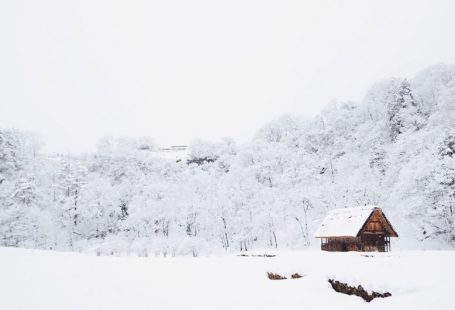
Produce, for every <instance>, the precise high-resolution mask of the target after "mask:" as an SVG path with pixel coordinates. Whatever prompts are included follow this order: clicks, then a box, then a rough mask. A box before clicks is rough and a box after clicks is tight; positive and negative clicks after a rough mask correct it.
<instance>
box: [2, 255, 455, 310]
mask: <svg viewBox="0 0 455 310" xmlns="http://www.w3.org/2000/svg"><path fill="white" fill-rule="evenodd" d="M454 262H455V251H454V252H449V251H439V252H435V251H420V252H417V251H416V252H391V253H377V254H369V253H367V254H365V253H326V252H320V251H302V252H279V253H277V256H276V257H273V258H263V257H239V256H235V255H226V256H219V257H200V258H190V257H177V258H137V257H96V256H91V255H86V254H75V253H58V252H48V251H38V250H24V249H15V248H0V309H2V310H13V309H37V310H39V309H43V310H44V309H45V310H51V309H58V310H62V309H65V310H70V309H75V310H88V309H97V310H98V309H109V310H115V309H160V310H165V309H230V310H232V309H329V307H331V306H334V307H335V306H336V307H337V308H338V309H348V308H349V309H426V310H428V309H450V308H451V303H450V299H451V296H452V295H451V294H453V291H454V289H455V284H454V282H453V281H454V279H455V264H454ZM267 271H271V272H277V273H280V274H281V275H284V276H287V277H289V276H290V275H291V274H292V273H295V272H298V273H300V274H301V275H304V277H303V278H301V279H289V280H281V281H271V280H269V279H268V278H267V276H266V272H267ZM329 278H335V279H337V280H340V281H344V282H348V283H349V284H351V285H358V284H362V285H363V286H364V287H365V288H367V289H369V290H375V291H380V292H381V291H389V292H391V293H392V297H389V298H385V299H375V300H373V301H372V302H371V303H366V302H365V301H363V300H362V299H360V298H359V297H356V296H347V295H344V294H340V293H336V292H335V291H333V290H332V288H331V286H330V284H329V283H328V282H327V280H328V279H329Z"/></svg>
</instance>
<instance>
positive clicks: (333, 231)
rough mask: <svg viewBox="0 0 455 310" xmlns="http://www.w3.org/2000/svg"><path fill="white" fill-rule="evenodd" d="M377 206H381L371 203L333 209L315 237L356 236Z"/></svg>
mask: <svg viewBox="0 0 455 310" xmlns="http://www.w3.org/2000/svg"><path fill="white" fill-rule="evenodd" d="M376 208H379V207H378V206H374V205H371V206H361V207H352V208H342V209H334V210H331V211H329V213H328V214H327V216H326V217H325V219H324V221H322V223H321V225H320V226H319V228H318V230H317V231H316V233H315V235H314V237H315V238H328V237H356V236H357V235H358V233H359V231H360V230H361V229H362V227H363V225H364V224H365V222H366V221H367V220H368V218H369V217H370V215H371V213H372V212H373V211H374V210H375V209H376Z"/></svg>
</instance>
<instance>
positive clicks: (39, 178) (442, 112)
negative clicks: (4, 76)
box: [0, 64, 455, 256]
mask: <svg viewBox="0 0 455 310" xmlns="http://www.w3.org/2000/svg"><path fill="white" fill-rule="evenodd" d="M40 146H41V141H40V140H39V139H38V138H37V136H36V135H34V134H33V133H28V132H23V131H20V130H15V129H0V246H12V247H26V248H38V249H56V250H66V251H90V252H96V253H99V254H102V255H119V254H127V253H129V254H135V255H144V256H147V255H181V254H189V255H195V256H197V255H200V254H205V253H211V252H218V251H240V250H243V251H246V250H255V249H262V248H273V249H275V248H278V249H293V248H304V247H307V246H310V245H311V244H313V243H315V242H317V240H314V239H313V236H312V235H313V233H314V231H315V229H316V227H317V225H318V224H319V223H320V221H321V219H322V218H323V216H324V215H325V213H326V212H327V211H328V210H330V209H333V208H342V207H352V206H356V205H368V204H377V205H380V206H381V207H382V208H383V210H384V211H385V213H386V214H387V215H388V217H389V219H390V220H391V222H392V223H393V224H394V226H395V228H396V230H397V231H398V234H400V237H401V238H400V242H402V243H403V246H409V247H426V248H437V247H453V246H454V245H455V222H454V221H455V66H453V65H442V64H441V65H435V66H432V67H430V68H427V69H426V70H424V71H422V72H420V73H419V74H418V75H417V76H416V77H414V78H412V79H403V78H391V79H387V80H385V81H382V82H379V83H377V84H375V85H373V86H372V88H371V89H370V90H368V92H367V93H366V95H365V97H364V99H363V100H362V101H361V102H359V103H354V102H333V103H331V104H329V105H328V106H326V107H325V108H324V110H323V111H322V112H321V113H320V115H318V116H316V117H314V118H301V117H295V116H282V117H280V118H277V119H276V120H274V121H272V122H270V123H269V124H267V125H265V126H264V127H263V128H262V129H260V130H259V131H258V133H257V135H256V136H255V138H254V139H252V140H251V141H250V142H248V143H245V144H243V145H238V144H236V143H235V142H234V141H232V140H231V139H228V138H226V139H223V140H222V141H219V142H206V141H200V140H196V141H194V142H193V143H192V144H191V145H190V146H189V149H188V152H187V154H186V156H185V157H183V158H181V159H179V160H176V159H175V158H169V157H166V156H157V154H159V152H157V149H158V146H157V145H156V144H155V143H154V142H153V140H152V139H150V138H127V137H125V138H103V139H101V140H100V141H99V144H98V150H97V152H95V153H92V154H84V155H78V156H74V155H67V154H65V155H62V154H44V153H40Z"/></svg>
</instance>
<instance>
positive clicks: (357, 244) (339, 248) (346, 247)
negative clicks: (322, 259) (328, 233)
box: [321, 237, 363, 252]
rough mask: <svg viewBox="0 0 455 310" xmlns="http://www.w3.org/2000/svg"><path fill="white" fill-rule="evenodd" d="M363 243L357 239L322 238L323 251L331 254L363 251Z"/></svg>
mask: <svg viewBox="0 0 455 310" xmlns="http://www.w3.org/2000/svg"><path fill="white" fill-rule="evenodd" d="M362 248H363V247H362V242H361V239H360V238H356V237H334V238H322V239H321V250H324V251H331V252H348V251H362Z"/></svg>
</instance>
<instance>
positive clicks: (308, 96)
mask: <svg viewBox="0 0 455 310" xmlns="http://www.w3.org/2000/svg"><path fill="white" fill-rule="evenodd" d="M454 14H455V1H452V0H447V1H436V0H428V1H416V0H409V1H407V0H406V1H397V0H395V1H384V0H382V1H366V0H359V1H348V0H343V1H321V0H313V1H305V0H296V1H286V0H279V1H266V0H251V1H249V0H241V1H237V0H229V1H215V0H207V1H199V0H192V1H187V0H166V1H152V0H147V1H146V0H144V1H133V0H128V1H126V0H125V1H114V0H96V1H95V0H78V1H73V0H66V1H63V0H58V1H57V0H56V1H49V0H39V1H36V0H30V1H24V0H0V127H11V126H12V127H16V128H20V129H26V130H31V131H35V132H38V133H40V134H41V135H42V137H43V139H44V141H45V143H46V149H45V150H47V151H71V152H81V151H91V150H94V149H95V145H96V141H97V139H98V138H100V137H101V136H105V135H114V136H125V135H133V136H151V137H153V138H154V139H155V140H156V141H157V142H158V143H160V144H164V145H169V144H182V143H188V142H190V141H191V140H192V139H193V138H203V139H209V140H216V139H219V138H221V137H224V136H230V137H233V138H234V139H236V140H238V141H240V142H243V141H247V140H248V139H250V138H251V137H253V136H254V134H255V132H256V131H257V129H259V128H260V127H261V126H263V125H264V124H265V123H267V122H268V121H270V120H272V119H274V118H276V117H278V116H279V115H281V114H283V113H291V114H298V115H308V116H311V115H314V114H316V113H318V112H319V111H320V110H321V109H322V108H323V107H324V105H326V104H327V103H328V102H329V101H331V100H332V99H335V98H337V99H341V100H348V99H349V100H354V101H358V100H360V99H361V98H362V97H363V95H364V94H365V92H366V91H367V89H368V88H369V87H370V86H371V84H372V83H374V82H376V81H378V80H381V79H383V78H387V77H390V76H404V77H412V76H413V75H414V74H415V73H416V72H418V71H419V70H421V69H423V68H425V67H427V66H428V65H431V64H434V63H440V62H445V63H455V18H454Z"/></svg>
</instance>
